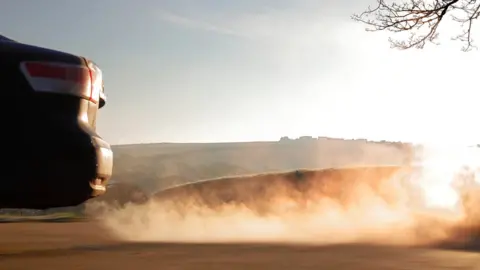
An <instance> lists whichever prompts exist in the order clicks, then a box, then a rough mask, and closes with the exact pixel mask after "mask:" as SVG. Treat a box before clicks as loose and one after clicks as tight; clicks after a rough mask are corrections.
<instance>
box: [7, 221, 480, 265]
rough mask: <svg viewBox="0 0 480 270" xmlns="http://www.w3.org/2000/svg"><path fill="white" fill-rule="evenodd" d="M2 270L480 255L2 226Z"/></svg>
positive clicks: (479, 255)
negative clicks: (147, 238) (137, 239)
mask: <svg viewBox="0 0 480 270" xmlns="http://www.w3.org/2000/svg"><path fill="white" fill-rule="evenodd" d="M0 234H1V237H0V269H8V270H16V269H50V270H55V269H62V270H64V269H69V270H70V269H72V270H74V269H115V270H123V269H135V270H138V269H141V270H149V269H156V270H158V269H162V270H168V269H199V270H201V269H222V270H225V269H232V270H234V269H241V270H246V269H248V270H255V269H261V270H268V269H275V270H281V269H288V270H292V269H358V270H361V269H368V270H375V269H381V270H385V269H422V270H429V269H472V270H480V251H479V250H477V251H475V250H470V251H467V250H456V251H454V250H445V249H443V250H442V249H419V248H399V247H374V246H366V245H335V246H323V247H313V246H292V245H267V244H170V243H155V244H138V243H124V242H120V241H116V240H115V239H114V238H113V237H111V236H110V235H109V234H108V233H107V232H106V231H105V230H103V229H102V228H101V226H99V225H98V224H95V223H87V222H78V223H17V224H15V223H11V224H0Z"/></svg>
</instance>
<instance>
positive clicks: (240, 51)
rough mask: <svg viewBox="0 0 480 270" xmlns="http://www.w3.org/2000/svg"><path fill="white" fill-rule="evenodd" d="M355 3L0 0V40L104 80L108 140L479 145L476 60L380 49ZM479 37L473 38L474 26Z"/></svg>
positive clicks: (381, 37) (442, 51)
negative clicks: (73, 58) (85, 64)
mask: <svg viewBox="0 0 480 270" xmlns="http://www.w3.org/2000/svg"><path fill="white" fill-rule="evenodd" d="M369 4H374V1H373V0H370V1H367V0H362V1H355V2H354V1H286V0H282V1H278V0H264V1H257V0H255V1H253V0H248V1H241V2H239V1H219V0H204V1H193V0H175V1H169V0H162V1H152V0H144V1H142V2H133V1H125V0H124V1H119V0H117V1H113V0H103V1H92V0H85V1H80V2H75V1H59V0H44V1H35V0H24V1H16V0H5V1H3V2H2V8H1V9H0V24H1V25H2V31H3V32H2V34H3V35H6V36H8V37H11V38H13V39H16V40H18V41H22V42H26V43H32V44H36V45H41V46H47V47H52V48H57V49H60V50H65V51H68V52H72V53H77V54H81V55H84V56H87V57H89V58H92V59H93V60H94V61H95V62H97V63H98V64H99V65H100V66H101V68H102V69H103V70H104V72H105V78H106V81H105V86H106V91H107V94H108V98H109V103H108V105H107V106H106V107H105V109H103V110H102V112H101V115H100V119H99V126H98V128H99V133H100V134H102V136H103V137H105V138H106V139H107V140H108V141H109V142H111V143H112V144H125V143H145V142H165V141H168V142H193V141H195V142H218V141H258V140H278V138H279V137H281V136H290V137H298V136H302V135H312V136H331V137H343V138H367V139H373V140H376V139H385V140H401V141H414V142H430V143H434V142H442V141H443V142H445V141H448V142H450V143H453V141H456V142H458V143H461V144H473V143H478V138H480V129H478V128H477V126H478V115H480V107H479V106H477V104H478V101H479V100H480V97H479V94H478V91H477V87H478V86H477V84H476V82H475V81H474V80H470V78H475V75H476V74H477V68H475V67H476V66H474V64H476V63H478V52H475V51H474V52H471V53H468V54H466V53H462V52H461V51H460V48H461V44H458V43H455V42H451V41H450V37H451V36H453V35H455V32H453V31H450V30H452V29H451V28H449V27H450V26H449V25H446V26H444V28H442V29H441V30H442V34H441V35H443V39H441V41H442V46H439V47H435V46H431V45H430V46H428V47H427V48H426V50H423V51H415V50H412V51H397V50H393V49H390V48H389V43H388V41H387V37H388V35H386V34H384V33H380V34H378V33H366V32H364V26H363V25H360V24H356V23H354V22H352V21H351V20H350V15H351V14H352V13H353V12H361V11H362V10H363V9H365V8H366V7H367V6H368V5H369ZM476 32H477V33H478V31H476Z"/></svg>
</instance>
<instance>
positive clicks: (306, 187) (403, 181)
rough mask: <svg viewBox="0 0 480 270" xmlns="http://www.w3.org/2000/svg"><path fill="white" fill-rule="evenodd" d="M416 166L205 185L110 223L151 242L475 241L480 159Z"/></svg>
mask: <svg viewBox="0 0 480 270" xmlns="http://www.w3.org/2000/svg"><path fill="white" fill-rule="evenodd" d="M414 160H415V161H414V163H415V164H412V166H408V167H393V166H392V167H377V168H376V167H364V168H351V169H348V168H344V169H341V168H339V169H332V170H320V171H303V172H301V173H299V172H295V173H294V172H292V173H284V174H274V175H273V174H270V175H257V176H249V177H244V178H243V179H241V178H230V179H224V180H215V181H208V182H203V183H197V184H194V185H187V186H184V187H177V188H174V189H172V190H171V191H167V192H165V194H166V195H162V194H160V195H159V196H158V197H155V198H152V199H151V200H150V201H149V202H148V203H146V204H142V205H133V204H131V205H127V206H126V207H124V208H122V209H115V208H108V207H106V208H105V209H104V211H103V213H102V214H101V220H102V222H103V223H104V225H105V226H106V227H107V228H109V229H110V230H111V232H112V233H114V234H115V235H116V236H118V237H119V238H121V239H123V240H127V241H142V242H149V241H151V242H197V243H206V242H217V243H218V242H258V243H261V242H263V243H267V242H277V243H278V242H282V243H303V244H337V243H353V242H362V243H378V244H392V245H429V244H434V243H437V242H441V241H453V242H464V241H468V238H469V237H470V236H471V234H472V232H473V230H474V229H475V228H477V225H478V224H480V222H479V221H480V219H479V218H480V213H478V210H476V209H478V203H480V200H478V199H477V197H478V196H477V195H475V192H477V194H480V192H479V191H477V190H480V189H479V188H478V187H479V184H478V180H477V179H476V170H477V167H478V166H476V165H480V155H479V153H478V150H477V149H474V148H462V149H457V148H455V149H448V148H435V149H428V148H426V147H424V148H422V151H418V153H416V158H415V159H414ZM209 182H211V183H209ZM99 207H101V205H98V204H97V205H90V206H89V208H90V209H93V208H99ZM104 207H105V206H104ZM97 210H98V209H97ZM472 228H474V229H472Z"/></svg>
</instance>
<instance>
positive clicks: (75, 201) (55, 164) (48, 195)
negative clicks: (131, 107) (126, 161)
mask: <svg viewBox="0 0 480 270" xmlns="http://www.w3.org/2000/svg"><path fill="white" fill-rule="evenodd" d="M9 151H10V153H8V154H11V155H10V157H11V158H9V161H8V163H9V165H7V166H9V167H10V168H12V170H8V172H6V173H5V175H4V181H2V182H0V185H1V186H0V208H32V209H46V208H54V207H69V206H75V205H79V204H81V203H83V202H85V201H87V200H88V199H90V198H93V197H96V196H99V195H102V194H104V193H105V192H106V186H107V183H108V180H109V179H110V177H111V175H112V170H113V154H112V150H111V148H110V145H109V144H108V143H106V142H105V141H104V140H103V139H101V138H100V137H98V136H92V135H91V134H89V133H87V132H82V130H81V129H77V130H76V131H75V132H71V131H69V132H66V133H64V134H58V133H57V134H55V136H50V135H49V134H45V133H38V135H37V136H32V137H31V138H30V140H29V141H26V143H25V144H24V145H22V146H20V147H17V148H11V150H9ZM4 165H6V164H4Z"/></svg>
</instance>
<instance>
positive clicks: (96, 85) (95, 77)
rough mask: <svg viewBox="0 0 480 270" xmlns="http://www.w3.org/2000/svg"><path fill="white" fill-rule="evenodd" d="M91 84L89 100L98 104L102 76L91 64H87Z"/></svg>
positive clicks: (95, 66) (98, 69)
mask: <svg viewBox="0 0 480 270" xmlns="http://www.w3.org/2000/svg"><path fill="white" fill-rule="evenodd" d="M87 65H88V70H89V76H90V81H91V82H92V84H91V92H90V100H91V101H93V102H95V103H98V101H99V100H100V93H101V92H102V88H103V74H102V71H101V70H100V68H98V66H97V65H95V64H94V63H93V62H91V61H89V62H87Z"/></svg>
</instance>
